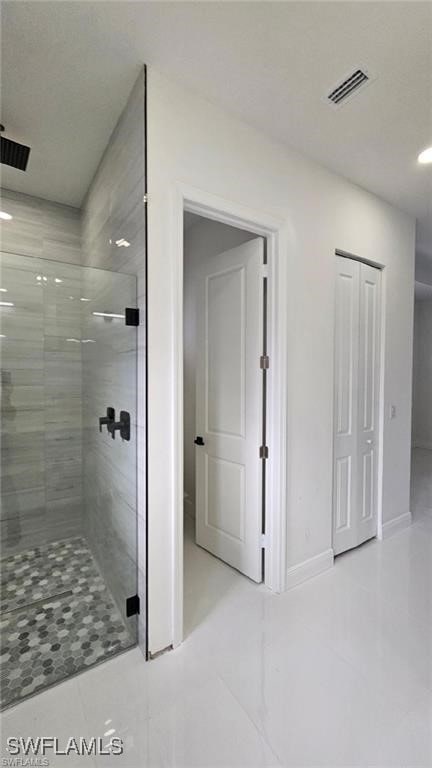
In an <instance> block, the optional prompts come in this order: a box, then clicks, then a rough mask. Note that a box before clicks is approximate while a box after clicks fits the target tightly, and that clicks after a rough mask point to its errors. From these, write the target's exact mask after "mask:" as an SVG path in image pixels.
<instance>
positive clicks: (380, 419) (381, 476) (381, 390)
mask: <svg viewBox="0 0 432 768" xmlns="http://www.w3.org/2000/svg"><path fill="white" fill-rule="evenodd" d="M334 255H335V256H341V257H342V258H344V259H351V261H358V262H361V263H362V264H367V265H368V266H370V267H374V268H375V269H379V271H380V272H381V305H380V318H379V327H380V356H379V360H380V362H379V376H378V381H379V414H378V440H379V446H378V499H377V533H376V536H375V537H374V538H376V539H378V540H382V539H383V538H384V529H383V489H384V416H385V407H384V406H385V399H384V395H385V390H384V385H385V378H384V376H385V345H386V325H385V319H386V285H387V270H386V266H385V264H383V263H382V262H379V261H371V259H364V258H362V256H358V255H357V254H354V253H350V252H349V251H343V250H340V249H339V248H336V250H335V252H334ZM335 290H336V280H334V291H335ZM333 317H334V321H333V326H334V332H333V338H335V332H336V292H335V293H334V301H333ZM335 359H336V346H335V344H333V419H332V424H333V426H332V430H333V432H332V445H333V463H332V472H333V477H332V547H333V522H334V521H333V514H334V504H333V495H334V471H333V470H334V456H335V447H334V445H335V410H334V401H335V388H336V380H335V376H334V371H335Z"/></svg>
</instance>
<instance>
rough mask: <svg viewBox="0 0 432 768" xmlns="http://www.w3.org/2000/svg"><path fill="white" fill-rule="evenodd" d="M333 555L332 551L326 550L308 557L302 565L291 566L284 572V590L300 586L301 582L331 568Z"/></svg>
mask: <svg viewBox="0 0 432 768" xmlns="http://www.w3.org/2000/svg"><path fill="white" fill-rule="evenodd" d="M333 563H334V554H333V550H332V549H326V551H325V552H321V553H320V554H319V555H315V556H314V557H310V558H309V559H308V560H304V561H303V562H302V563H298V564H297V565H293V566H291V568H288V570H287V572H286V579H285V589H291V588H292V587H296V586H297V585H298V584H301V583H302V582H303V581H307V580H308V579H312V578H313V577H314V576H318V575H319V574H320V573H324V571H328V570H329V568H331V567H332V566H333Z"/></svg>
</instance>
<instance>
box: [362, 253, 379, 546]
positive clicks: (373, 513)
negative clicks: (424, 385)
mask: <svg viewBox="0 0 432 768" xmlns="http://www.w3.org/2000/svg"><path fill="white" fill-rule="evenodd" d="M359 266H360V276H359V279H360V344H359V381H358V463H359V467H358V474H359V482H358V498H357V510H358V511H357V543H358V544H361V542H362V541H366V539H370V538H372V537H373V536H376V532H377V499H378V478H377V475H378V471H377V470H378V450H377V449H378V435H379V423H378V422H379V368H380V314H381V313H380V300H381V295H380V294H381V290H380V287H381V285H380V284H381V272H380V270H379V269H375V268H374V267H370V266H368V265H367V264H360V265H359Z"/></svg>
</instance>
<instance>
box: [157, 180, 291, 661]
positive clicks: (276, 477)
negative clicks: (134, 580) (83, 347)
mask: <svg viewBox="0 0 432 768" xmlns="http://www.w3.org/2000/svg"><path fill="white" fill-rule="evenodd" d="M185 211H188V212H190V213H195V214H197V215H199V216H203V217H204V218H208V219H213V220H215V221H219V222H221V223H223V224H227V225H229V226H233V227H237V228H238V229H244V230H247V231H249V232H252V233H254V234H256V235H258V236H261V237H264V238H265V239H266V246H267V264H268V271H267V275H268V296H267V334H268V336H267V346H268V354H269V357H270V368H269V369H268V372H267V373H268V379H267V445H268V448H269V458H268V459H267V466H266V499H265V507H266V539H267V541H266V549H265V568H264V583H265V585H266V586H267V587H268V588H269V589H270V590H271V591H273V592H276V593H279V592H283V591H284V589H285V578H286V576H285V574H286V509H287V504H286V498H287V495H286V473H287V462H286V445H287V434H286V432H287V430H286V392H287V361H286V349H287V322H286V303H285V300H284V286H285V285H286V280H287V263H286V261H287V259H286V254H287V252H288V242H289V239H288V233H289V223H288V222H287V221H285V220H283V219H278V218H275V217H273V216H269V215H268V214H265V213H263V212H261V211H257V210H255V209H251V208H247V207H245V206H242V205H240V204H239V203H236V202H233V201H230V200H225V199H224V198H220V197H217V196H215V195H212V194H210V193H208V192H205V191H203V190H200V189H197V188H195V187H189V186H187V185H183V184H180V183H179V184H177V185H176V186H175V190H174V195H173V203H172V214H173V225H174V227H173V231H174V233H175V238H174V240H173V242H172V247H173V249H174V253H175V259H174V263H175V269H176V272H175V274H174V285H175V286H176V290H175V294H174V306H173V312H172V317H173V329H174V345H173V355H174V363H175V365H174V369H175V376H174V380H173V390H172V391H173V408H174V423H175V439H174V515H173V521H172V525H173V561H174V562H173V585H172V586H173V606H172V608H173V610H172V617H173V647H176V646H178V645H179V644H180V643H181V642H182V640H183V267H184V253H183V216H184V212H185Z"/></svg>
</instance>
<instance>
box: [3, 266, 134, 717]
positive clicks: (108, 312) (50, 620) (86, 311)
mask: <svg viewBox="0 0 432 768" xmlns="http://www.w3.org/2000/svg"><path fill="white" fill-rule="evenodd" d="M0 288H1V292H0V361H1V511H0V524H1V555H2V557H1V616H0V634H1V638H0V641H1V646H2V648H1V650H2V656H1V664H2V669H1V673H2V680H3V685H2V700H1V705H2V707H5V706H9V705H10V704H13V703H15V702H17V701H20V700H21V699H23V698H25V697H26V696H28V695H32V694H33V693H36V692H37V691H39V690H43V688H45V687H47V686H48V685H52V684H53V683H56V682H59V681H60V680H62V679H65V678H66V677H68V676H69V675H71V674H75V673H77V672H80V671H82V670H84V669H86V668H88V667H89V666H91V665H92V664H96V663H99V662H102V661H104V660H105V659H107V658H110V657H111V656H112V655H113V654H115V653H117V652H119V651H122V650H125V649H126V648H128V647H130V646H131V645H133V644H135V643H136V641H137V622H136V616H132V617H129V618H128V617H127V615H126V600H127V598H128V597H131V596H133V595H135V594H136V593H137V497H136V472H137V470H136V456H137V448H136V443H137V440H136V399H137V397H136V356H137V329H136V328H135V327H133V326H126V325H125V308H126V307H136V278H135V277H134V276H131V275H124V274H119V273H116V272H108V271H105V270H100V269H94V268H88V267H80V266H76V265H71V264H65V263H60V262H54V261H49V260H47V259H39V258H33V257H27V256H20V255H17V254H11V253H8V254H5V253H2V254H0ZM107 408H112V409H114V411H115V421H114V427H115V429H112V426H113V425H112V424H108V423H104V422H102V423H101V424H100V423H99V419H100V418H101V417H102V418H103V417H106V414H107ZM120 412H125V413H127V414H129V418H130V433H129V435H127V434H126V432H125V431H124V428H123V426H122V430H120V429H119V422H120ZM108 427H109V428H110V431H109V430H108ZM121 432H123V438H122V436H121ZM113 435H114V436H113ZM127 437H129V439H126V438H127Z"/></svg>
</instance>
